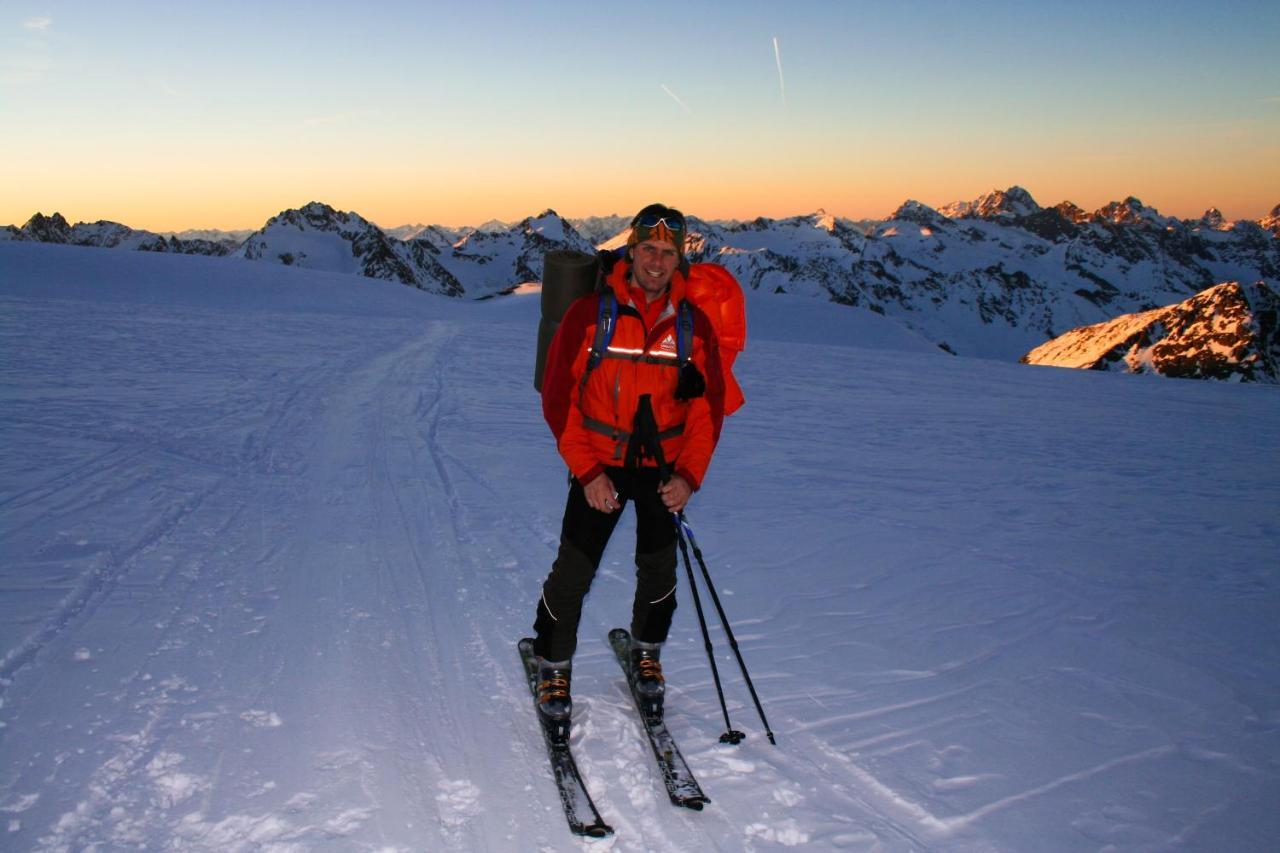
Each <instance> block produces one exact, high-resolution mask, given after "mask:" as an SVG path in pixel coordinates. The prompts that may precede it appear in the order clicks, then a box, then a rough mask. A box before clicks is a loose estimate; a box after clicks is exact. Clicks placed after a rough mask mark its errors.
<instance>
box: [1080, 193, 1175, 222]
mask: <svg viewBox="0 0 1280 853" xmlns="http://www.w3.org/2000/svg"><path fill="white" fill-rule="evenodd" d="M1091 219H1093V220H1094V221H1095V222H1110V223H1112V224H1113V225H1146V226H1153V227H1159V228H1164V227H1166V226H1167V225H1169V223H1170V220H1169V218H1168V217H1165V216H1161V215H1160V212H1159V211H1158V210H1156V209H1155V208H1154V207H1147V206H1146V205H1145V204H1143V203H1142V202H1141V201H1139V200H1138V199H1136V198H1134V197H1133V196H1129V197H1128V198H1126V199H1125V200H1124V201H1113V202H1111V203H1110V204H1108V205H1106V206H1104V207H1101V208H1099V209H1098V210H1097V211H1096V212H1095V213H1094V214H1093V216H1092V217H1091Z"/></svg>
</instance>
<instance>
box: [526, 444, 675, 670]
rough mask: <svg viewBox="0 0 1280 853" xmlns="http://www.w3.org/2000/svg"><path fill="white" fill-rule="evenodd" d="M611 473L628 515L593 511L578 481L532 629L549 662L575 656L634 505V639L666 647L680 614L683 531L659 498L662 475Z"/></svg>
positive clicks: (653, 471)
mask: <svg viewBox="0 0 1280 853" xmlns="http://www.w3.org/2000/svg"><path fill="white" fill-rule="evenodd" d="M605 473H607V474H608V475H609V479H610V480H612V481H613V485H614V488H616V489H617V490H618V503H619V504H620V505H621V508H620V509H618V510H617V511H615V512H611V513H606V512H600V511H599V510H594V509H592V508H591V507H590V506H588V505H587V499H586V495H585V494H584V492H583V489H582V486H581V485H580V484H579V483H578V481H577V480H573V481H572V482H571V484H570V486H569V499H568V502H567V503H566V504H565V508H564V522H563V524H562V525H561V527H560V551H559V553H558V554H557V555H556V561H555V563H554V564H553V565H552V566H551V574H550V575H548V576H547V580H546V582H545V583H543V585H542V597H541V599H539V601H538V608H537V618H536V619H535V621H534V623H533V629H534V631H535V632H537V636H536V637H535V639H534V644H533V649H534V652H535V653H536V654H538V655H539V656H541V657H543V658H545V659H547V660H553V661H562V660H569V659H570V658H572V657H573V653H574V650H575V649H576V648H577V646H578V621H579V619H580V618H581V616H582V602H583V599H585V598H586V596H587V591H588V590H590V589H591V581H592V580H593V579H594V578H595V576H596V569H597V568H599V566H600V559H601V557H603V556H604V549H605V546H606V545H608V544H609V537H610V536H611V535H612V534H613V529H614V527H616V526H617V524H618V519H619V518H620V517H621V515H622V511H623V509H625V508H626V505H627V502H628V501H631V502H633V503H634V504H635V508H636V593H635V600H634V602H633V604H632V608H631V636H633V637H635V638H636V639H637V640H641V641H643V642H646V643H661V642H664V641H665V640H666V639H667V632H668V631H669V630H670V629H671V617H672V615H673V614H674V613H675V610H676V528H675V522H674V521H673V520H672V518H671V512H670V510H668V509H667V508H666V506H665V505H664V504H663V503H662V498H661V496H659V494H658V471H657V469H656V468H607V469H605Z"/></svg>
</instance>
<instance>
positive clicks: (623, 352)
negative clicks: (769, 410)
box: [542, 262, 725, 490]
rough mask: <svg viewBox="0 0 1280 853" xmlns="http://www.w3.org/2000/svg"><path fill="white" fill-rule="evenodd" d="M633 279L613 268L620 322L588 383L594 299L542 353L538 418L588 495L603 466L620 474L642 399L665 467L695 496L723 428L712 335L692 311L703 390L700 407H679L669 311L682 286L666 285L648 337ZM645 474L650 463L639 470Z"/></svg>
mask: <svg viewBox="0 0 1280 853" xmlns="http://www.w3.org/2000/svg"><path fill="white" fill-rule="evenodd" d="M630 272H631V266H630V264H627V263H625V262H619V263H618V264H617V265H616V266H615V267H614V268H613V273H612V274H611V275H610V276H609V280H608V284H609V286H610V287H611V288H612V289H613V293H614V295H615V296H616V297H617V300H618V317H617V321H616V323H615V327H614V328H615V331H614V334H613V340H612V341H611V342H610V344H609V353H608V354H607V355H606V357H604V358H602V359H601V360H600V363H599V364H598V365H597V366H596V367H595V368H594V369H592V370H591V371H590V373H589V375H587V374H588V371H587V358H588V355H589V352H590V349H591V345H592V343H593V342H594V340H595V333H596V321H597V318H598V316H599V310H600V297H599V295H596V294H592V295H590V296H584V297H582V298H581V299H579V300H578V301H576V302H574V303H573V305H571V306H570V307H569V310H568V312H567V313H566V314H565V316H564V319H563V320H562V321H561V322H560V328H559V329H558V330H557V331H556V335H555V337H554V338H553V339H552V341H551V347H550V348H549V349H548V350H547V364H546V372H545V374H544V375H543V382H542V414H543V416H544V417H545V418H546V420H547V425H548V426H550V427H551V432H552V434H553V435H554V436H555V438H556V446H557V447H558V448H559V450H560V455H561V456H562V457H564V461H565V462H566V463H567V464H568V466H569V470H570V472H571V473H572V474H573V476H574V477H575V478H577V480H578V482H579V483H581V484H583V485H584V486H585V485H586V484H587V483H590V482H591V481H592V480H594V479H595V478H596V477H597V476H598V475H599V474H601V473H602V472H603V471H604V469H605V467H606V466H620V465H623V464H624V461H625V455H626V450H627V439H628V437H629V436H630V433H631V427H632V424H633V423H634V420H635V414H636V407H637V405H638V402H639V399H640V395H642V394H648V395H650V402H651V403H652V404H653V414H654V417H655V419H656V420H657V422H658V431H659V433H660V435H661V437H662V450H663V455H664V456H666V460H667V464H668V465H670V466H671V469H672V470H673V471H674V472H675V473H677V474H679V475H680V476H681V477H683V478H684V479H685V480H686V481H688V483H689V485H690V486H692V487H693V488H694V489H695V490H696V489H698V488H699V487H700V486H701V485H702V480H703V477H704V476H705V475H706V473H707V466H708V465H710V464H711V455H712V453H713V452H714V451H715V446H716V442H717V441H718V440H719V438H720V425H721V422H722V421H723V420H724V399H725V396H724V381H723V378H722V374H721V369H720V354H719V346H718V345H717V342H716V337H715V331H714V329H713V328H712V325H711V321H710V320H709V319H708V318H707V316H706V314H704V313H703V312H702V310H701V309H699V308H698V307H697V306H696V305H692V306H691V307H692V308H693V311H692V315H693V346H692V348H691V349H692V352H691V353H690V359H689V360H690V361H691V362H692V363H693V364H694V365H696V366H697V368H698V370H699V371H701V372H702V375H703V377H704V378H705V379H706V384H707V388H706V392H705V393H704V394H703V396H702V397H699V398H697V399H694V400H687V401H681V400H677V399H676V398H675V390H676V383H677V381H678V379H679V373H680V371H679V365H678V363H677V360H676V343H675V341H676V328H675V321H676V310H675V306H676V305H678V304H679V303H680V301H681V300H682V299H684V292H685V280H684V277H683V276H682V275H681V274H680V272H679V271H678V270H677V272H676V273H675V275H673V276H672V277H671V289H670V292H669V294H668V296H669V301H668V304H667V306H666V307H665V309H664V310H663V312H662V314H661V317H660V318H659V320H658V321H657V323H656V324H654V326H653V328H652V329H649V328H646V326H645V321H644V319H643V317H644V310H643V308H644V306H638V307H637V306H635V305H634V303H633V299H632V294H631V292H630V288H629V287H628V286H627V281H628V277H629V275H630ZM584 375H586V381H585V382H583V376H584ZM645 464H649V465H652V464H654V463H653V462H652V460H646V463H645Z"/></svg>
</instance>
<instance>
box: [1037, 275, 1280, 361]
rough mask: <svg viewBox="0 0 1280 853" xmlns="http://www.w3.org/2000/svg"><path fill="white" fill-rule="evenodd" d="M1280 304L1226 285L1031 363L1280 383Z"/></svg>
mask: <svg viewBox="0 0 1280 853" xmlns="http://www.w3.org/2000/svg"><path fill="white" fill-rule="evenodd" d="M1278 319H1280V297H1277V295H1276V293H1275V292H1274V291H1272V290H1271V288H1269V287H1267V285H1265V284H1264V283H1262V282H1256V283H1254V284H1241V283H1239V282H1234V281H1231V282H1225V283H1223V284H1219V285H1216V286H1214V287H1211V288H1209V289H1208V290H1205V291H1204V292H1203V293H1199V294H1197V295H1196V296H1194V297H1192V298H1191V299H1188V300H1186V301H1184V302H1180V303H1178V304H1177V305H1171V306H1169V307H1167V308H1157V309H1155V310H1153V311H1144V312H1142V313H1140V314H1128V315H1125V316H1123V317H1117V318H1116V319H1114V320H1109V321H1107V322H1106V323H1099V324H1098V325H1096V326H1087V327H1085V328H1083V329H1075V330H1073V331H1071V332H1068V333H1067V334H1065V335H1062V336H1061V337H1059V338H1055V339H1054V340H1052V341H1049V342H1048V343H1045V344H1041V345H1040V346H1038V347H1036V348H1035V349H1034V350H1032V351H1031V352H1029V353H1027V355H1025V356H1023V359H1022V360H1023V361H1024V362H1025V363H1027V364H1043V365H1051V366H1055V367H1083V368H1088V369H1090V370H1124V371H1127V372H1129V373H1158V374H1161V375H1163V376H1175V377H1184V378H1194V379H1225V380H1237V381H1240V380H1242V381H1246V382H1268V383H1272V384H1275V383H1277V382H1280V322H1278Z"/></svg>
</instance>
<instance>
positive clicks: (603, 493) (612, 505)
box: [582, 474, 622, 512]
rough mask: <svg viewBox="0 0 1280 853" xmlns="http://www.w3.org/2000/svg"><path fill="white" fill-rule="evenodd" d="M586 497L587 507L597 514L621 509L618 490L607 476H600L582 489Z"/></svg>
mask: <svg viewBox="0 0 1280 853" xmlns="http://www.w3.org/2000/svg"><path fill="white" fill-rule="evenodd" d="M582 491H583V494H585V495H586V496H587V506H589V507H591V508H592V509H594V510H596V511H597V512H617V511H618V510H619V509H621V508H622V504H620V503H619V502H618V490H617V489H615V488H614V487H613V480H610V479H609V475H608V474H601V475H599V476H598V477H596V478H595V479H594V480H592V481H591V482H590V483H587V484H586V485H585V486H583V487H582Z"/></svg>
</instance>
